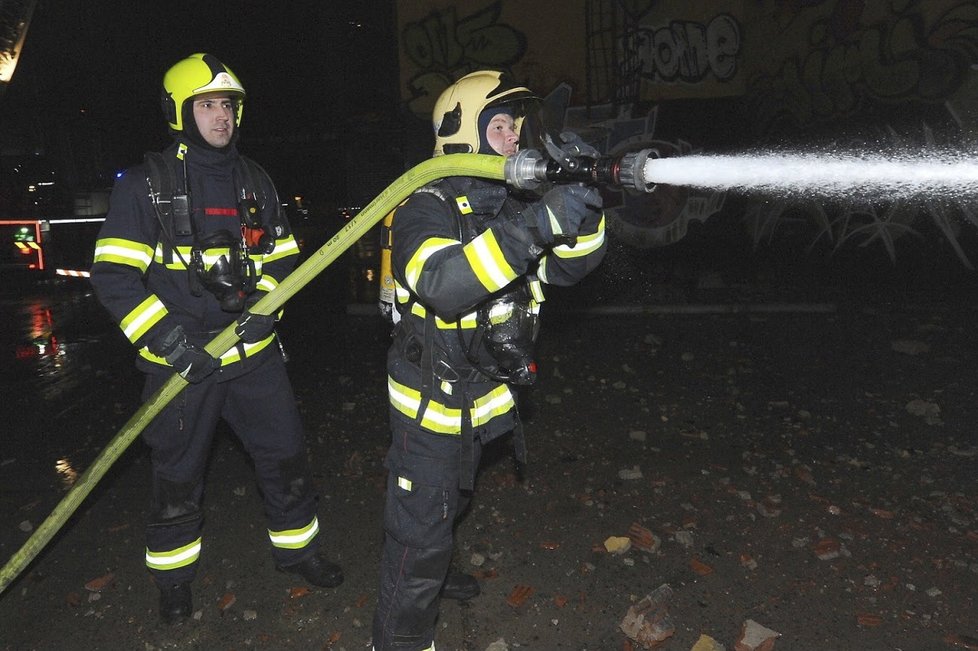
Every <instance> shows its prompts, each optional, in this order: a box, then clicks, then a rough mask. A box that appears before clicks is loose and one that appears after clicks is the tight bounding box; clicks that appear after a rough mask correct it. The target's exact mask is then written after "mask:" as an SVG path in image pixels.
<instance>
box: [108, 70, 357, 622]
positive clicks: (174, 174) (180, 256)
mask: <svg viewBox="0 0 978 651" xmlns="http://www.w3.org/2000/svg"><path fill="white" fill-rule="evenodd" d="M244 97H245V91H244V88H243V87H242V85H241V83H240V82H239V81H238V78H237V77H236V76H235V75H234V74H233V73H232V72H231V70H230V69H228V68H227V67H226V66H225V65H224V64H222V63H221V62H220V61H218V60H217V59H216V58H214V57H213V56H212V55H208V54H194V55H191V56H190V57H188V58H186V59H183V60H182V61H180V62H178V63H176V64H175V65H174V66H173V67H171V68H170V69H169V70H168V71H167V73H166V74H165V76H164V78H163V111H164V114H165V115H166V118H167V121H168V122H169V125H170V131H171V133H172V135H173V138H174V142H173V143H172V144H171V145H170V146H169V147H168V148H167V149H165V150H164V151H163V152H162V156H160V155H159V154H155V155H154V154H153V153H150V154H147V159H146V162H145V163H144V164H142V165H138V166H136V167H133V168H132V169H130V170H128V171H127V172H126V173H125V174H124V175H123V176H122V177H121V178H120V179H119V180H118V181H117V183H116V186H115V188H114V189H113V192H112V197H111V201H110V207H109V213H108V215H107V216H106V219H105V224H104V225H103V227H102V230H101V232H100V233H99V237H98V241H97V243H96V249H95V261H94V264H93V266H92V271H91V281H92V284H93V286H94V288H95V291H96V294H97V295H98V298H99V300H100V301H101V302H102V304H103V305H104V306H105V307H106V309H107V310H108V311H109V312H110V313H111V315H112V316H113V317H114V318H115V319H116V320H117V321H118V322H119V324H120V327H121V328H122V331H123V333H124V334H125V335H126V337H127V338H128V339H129V341H131V342H132V344H133V345H134V346H136V347H137V348H138V350H139V353H138V357H137V362H136V365H137V367H138V368H139V369H140V370H142V371H143V372H144V373H145V374H146V382H145V385H144V388H143V399H144V400H145V399H147V398H148V397H149V396H151V395H152V394H154V393H155V392H156V391H157V390H158V389H159V388H160V387H161V386H162V385H163V384H164V383H165V382H166V381H167V380H168V379H169V378H170V377H171V376H172V374H173V372H174V371H176V372H177V373H179V374H180V375H181V376H182V377H184V378H185V379H186V380H187V381H188V382H189V384H188V385H187V386H186V388H185V389H184V390H183V391H182V392H181V393H180V394H179V395H178V396H177V397H176V398H174V399H173V400H172V401H171V402H170V403H169V404H168V405H167V406H166V407H165V408H164V409H163V410H162V411H161V412H160V414H159V415H158V416H157V417H156V419H155V420H154V421H153V422H152V423H151V424H150V426H149V427H147V428H146V430H145V431H144V432H143V439H144V441H145V442H146V443H147V444H148V445H149V447H150V448H151V450H152V473H153V475H152V481H153V503H152V506H151V513H150V517H149V523H148V526H147V530H146V565H147V566H148V568H149V570H150V572H151V574H152V575H153V578H154V579H155V582H156V584H157V586H158V587H159V589H160V616H161V618H162V619H163V621H164V622H167V623H177V622H180V621H181V620H183V619H185V618H187V617H188V616H190V614H191V613H192V610H193V608H192V598H191V597H192V591H191V582H192V580H193V578H194V575H195V573H196V568H197V563H198V559H199V557H200V554H201V553H202V549H203V547H202V537H201V534H202V524H203V518H202V512H201V498H202V494H203V488H204V486H203V483H204V470H205V466H206V462H207V458H208V455H209V452H210V449H211V446H212V443H213V439H214V434H215V430H216V427H217V424H218V419H221V418H223V419H224V420H225V421H226V422H227V423H228V424H229V425H230V426H231V428H232V429H233V430H234V432H235V434H236V435H237V436H238V437H239V438H240V440H241V442H242V443H243V445H244V447H245V449H246V450H247V452H248V454H249V455H250V456H251V458H252V460H253V461H254V467H255V473H256V475H257V479H258V483H259V487H260V489H261V493H262V497H263V499H264V506H265V516H266V519H267V527H268V536H269V538H270V540H271V545H272V553H273V556H274V560H275V564H276V566H277V568H278V569H280V570H282V571H285V572H290V573H295V574H298V575H300V576H301V577H303V578H304V579H305V580H306V581H308V582H309V583H311V584H313V585H317V586H323V587H334V586H337V585H339V584H340V583H341V582H342V581H343V574H342V571H341V570H340V568H339V567H338V566H336V565H334V564H332V563H329V562H328V561H326V560H324V559H323V558H322V557H321V556H320V555H319V554H318V553H317V549H318V547H319V544H320V540H319V536H318V533H319V521H318V519H317V513H316V511H317V506H316V501H317V497H316V495H315V494H314V489H313V486H312V485H311V482H310V478H309V474H308V471H307V463H306V446H305V433H304V430H303V427H302V423H301V421H300V417H299V412H298V409H297V406H296V403H295V397H294V395H293V391H292V385H291V383H290V381H289V378H288V376H287V374H286V370H285V364H284V361H283V359H282V355H281V354H280V351H279V349H278V346H277V344H276V340H275V332H274V324H275V320H276V317H275V316H264V315H258V314H252V313H251V312H249V309H248V308H249V307H250V306H252V305H253V304H254V303H255V302H256V301H257V300H259V299H260V298H261V296H263V295H264V294H265V293H266V292H268V291H270V290H272V289H273V288H274V287H275V286H276V284H277V283H278V281H280V280H281V279H283V278H284V277H285V276H287V275H288V274H289V272H291V271H292V269H293V268H294V267H295V264H296V261H297V259H298V253H299V249H298V245H297V243H296V240H295V238H294V237H293V236H292V233H291V232H290V230H289V225H288V223H287V221H286V220H285V218H284V216H283V215H282V214H281V211H280V206H279V203H278V198H277V196H276V193H275V188H274V185H273V184H272V181H271V179H269V178H268V176H267V174H265V173H264V171H263V170H262V169H261V168H260V167H258V166H257V165H256V164H255V163H253V162H251V161H250V160H248V159H246V158H245V157H243V156H241V155H239V154H238V151H237V148H236V145H235V143H236V141H237V136H238V133H237V128H238V127H239V125H240V122H241V112H242V103H243V100H244ZM154 161H155V163H154ZM235 321H236V322H237V327H236V330H235V332H236V333H237V335H238V336H239V337H240V340H241V341H239V342H238V343H237V344H236V345H235V346H233V347H232V348H231V349H230V350H228V351H227V353H225V354H224V355H222V356H221V358H220V360H216V359H214V358H213V357H212V356H211V355H209V354H208V353H207V352H206V351H205V350H204V346H205V344H206V343H207V342H209V341H210V340H211V339H213V338H214V336H216V335H217V334H218V333H219V332H220V331H222V330H224V329H225V328H226V327H227V326H228V325H229V324H231V323H233V322H235Z"/></svg>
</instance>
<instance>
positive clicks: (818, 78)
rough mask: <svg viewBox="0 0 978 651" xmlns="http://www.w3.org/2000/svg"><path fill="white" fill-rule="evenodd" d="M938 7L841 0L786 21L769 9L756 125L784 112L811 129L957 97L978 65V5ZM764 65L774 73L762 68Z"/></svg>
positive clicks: (754, 91)
mask: <svg viewBox="0 0 978 651" xmlns="http://www.w3.org/2000/svg"><path fill="white" fill-rule="evenodd" d="M936 4H938V3H933V2H931V3H927V4H925V3H923V2H919V1H913V0H904V1H903V2H892V3H886V4H885V5H883V3H879V4H878V5H875V4H871V3H864V2H854V1H852V0H839V1H838V2H824V1H822V2H817V3H812V6H809V7H806V8H804V9H802V10H799V11H797V12H796V13H794V14H788V15H783V14H779V13H778V12H777V11H776V10H774V9H772V10H771V11H773V13H772V15H771V19H770V20H768V21H763V22H762V23H760V24H767V25H769V26H771V28H773V29H774V30H776V31H777V35H775V34H774V33H773V32H772V33H771V40H767V39H765V40H766V42H767V43H769V47H767V48H762V49H761V50H760V51H758V52H756V53H755V56H757V58H758V61H757V65H756V66H755V68H756V70H757V72H756V73H755V74H754V75H752V78H751V81H750V82H749V94H750V96H751V97H752V98H754V99H755V102H754V104H755V108H756V111H755V115H756V117H757V123H758V125H759V126H761V127H762V128H766V127H769V126H770V125H772V124H774V123H775V122H776V120H777V119H778V118H779V116H781V115H782V114H785V113H786V114H787V116H786V117H789V118H790V120H791V122H792V123H793V124H795V125H806V124H809V123H811V122H813V121H818V120H825V119H828V118H833V117H838V116H843V115H850V114H853V113H854V112H858V111H860V110H865V109H867V107H868V106H869V105H872V104H878V105H891V106H895V105H905V104H906V103H908V102H940V101H942V100H944V99H945V98H947V97H948V96H950V95H952V94H953V93H954V92H955V91H956V90H957V88H958V87H959V86H960V85H961V83H962V81H963V79H964V77H965V76H966V75H967V74H968V70H969V67H970V65H971V63H973V62H974V61H975V60H976V59H978V7H976V5H975V4H974V3H973V2H970V1H969V2H960V3H959V4H957V5H954V6H950V7H947V8H946V9H944V10H943V11H941V10H939V9H937V8H936V7H935V5H936ZM790 44H795V47H794V48H792V47H791V45H790ZM798 44H800V45H801V46H802V47H798ZM763 55H767V59H765V58H764V57H763ZM765 60H767V61H771V62H773V63H775V64H776V65H777V67H776V68H773V69H765V68H766V66H764V64H763V62H764V61H765Z"/></svg>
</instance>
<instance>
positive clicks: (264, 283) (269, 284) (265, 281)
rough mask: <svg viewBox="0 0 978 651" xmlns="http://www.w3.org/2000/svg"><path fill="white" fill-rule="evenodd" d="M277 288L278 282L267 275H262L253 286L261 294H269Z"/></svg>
mask: <svg viewBox="0 0 978 651" xmlns="http://www.w3.org/2000/svg"><path fill="white" fill-rule="evenodd" d="M276 287H278V281H277V280H275V279H274V278H272V277H271V276H269V275H267V274H262V276H261V278H259V279H258V283H257V284H256V285H255V288H256V289H260V290H262V291H263V292H270V291H272V290H273V289H275V288H276Z"/></svg>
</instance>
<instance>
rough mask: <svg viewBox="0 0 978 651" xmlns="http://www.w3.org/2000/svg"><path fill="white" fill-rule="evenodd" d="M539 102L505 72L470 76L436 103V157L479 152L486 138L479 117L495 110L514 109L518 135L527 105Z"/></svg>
mask: <svg viewBox="0 0 978 651" xmlns="http://www.w3.org/2000/svg"><path fill="white" fill-rule="evenodd" d="M538 101H539V98H538V97H537V96H536V95H534V94H533V93H532V92H531V91H530V89H529V88H526V87H525V86H520V85H517V84H516V83H515V82H514V81H513V80H512V79H511V78H510V76H509V75H508V74H506V73H505V72H499V71H496V70H478V71H476V72H470V73H469V74H467V75H465V76H464V77H462V78H461V79H459V80H458V81H456V82H455V83H454V84H452V85H451V86H449V87H448V88H446V89H445V90H444V91H443V92H442V94H441V95H439V96H438V99H437V100H436V101H435V108H434V110H433V111H432V114H431V120H432V124H433V126H434V131H435V152H434V155H435V156H441V155H442V154H471V153H476V152H478V151H479V148H480V145H481V144H482V138H483V137H484V134H482V133H479V114H480V113H482V111H484V110H485V109H487V108H491V107H494V106H500V105H504V104H505V105H512V107H513V111H514V117H515V119H516V131H517V133H519V131H520V126H521V125H522V123H523V118H524V117H525V116H526V114H527V111H528V108H527V104H528V103H530V102H538Z"/></svg>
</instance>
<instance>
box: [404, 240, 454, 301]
mask: <svg viewBox="0 0 978 651" xmlns="http://www.w3.org/2000/svg"><path fill="white" fill-rule="evenodd" d="M458 244H459V241H458V240H452V239H448V238H444V237H432V238H429V239H427V240H425V241H424V244H422V245H421V246H419V247H418V250H417V251H415V252H414V255H412V256H411V259H410V260H409V261H408V263H407V266H406V267H405V269H404V280H405V281H406V282H407V285H408V287H410V288H411V289H412V290H414V291H417V290H418V279H419V278H421V271H422V270H423V269H424V263H425V262H427V261H428V258H430V257H431V256H433V255H434V254H435V253H438V252H439V251H441V250H442V249H444V248H446V247H449V246H456V245H458Z"/></svg>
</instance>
